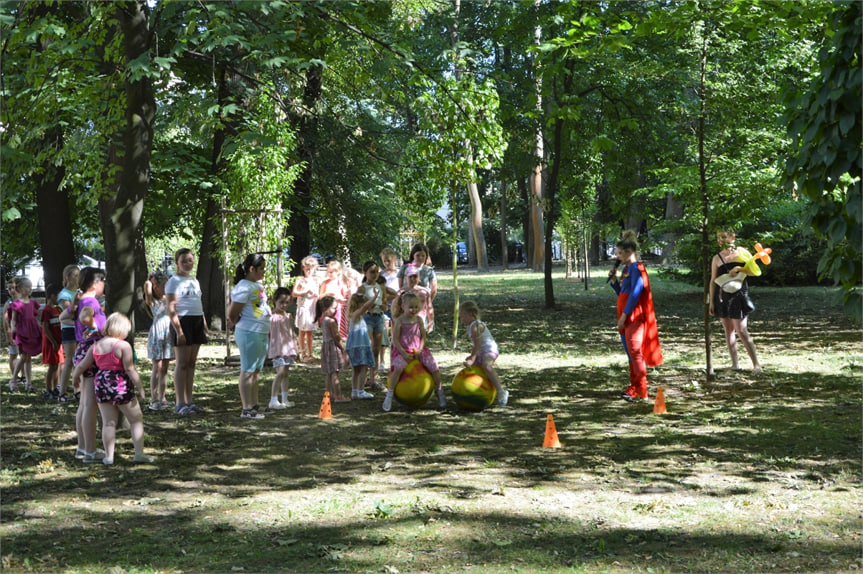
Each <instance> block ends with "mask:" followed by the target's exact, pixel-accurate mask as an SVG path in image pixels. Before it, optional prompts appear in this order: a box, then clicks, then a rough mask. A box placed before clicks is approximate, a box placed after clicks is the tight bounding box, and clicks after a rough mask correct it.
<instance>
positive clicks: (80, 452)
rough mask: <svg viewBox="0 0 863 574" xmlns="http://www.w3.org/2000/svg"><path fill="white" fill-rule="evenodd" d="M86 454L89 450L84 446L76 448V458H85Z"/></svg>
mask: <svg viewBox="0 0 863 574" xmlns="http://www.w3.org/2000/svg"><path fill="white" fill-rule="evenodd" d="M86 454H87V451H85V450H84V449H83V448H81V447H76V448H75V459H76V460H81V459H82V458H84V455H86Z"/></svg>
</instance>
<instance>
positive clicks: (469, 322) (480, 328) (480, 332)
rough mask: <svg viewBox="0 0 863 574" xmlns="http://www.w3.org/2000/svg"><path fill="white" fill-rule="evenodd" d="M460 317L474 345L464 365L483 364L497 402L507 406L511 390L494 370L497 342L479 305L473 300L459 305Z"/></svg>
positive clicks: (497, 354)
mask: <svg viewBox="0 0 863 574" xmlns="http://www.w3.org/2000/svg"><path fill="white" fill-rule="evenodd" d="M458 318H459V320H460V321H461V322H462V324H463V325H465V326H466V327H467V336H468V338H470V342H471V345H473V347H472V348H471V352H470V356H469V357H468V358H467V359H465V361H464V366H465V367H470V366H472V365H481V366H482V368H483V370H485V373H486V375H488V380H489V381H491V383H492V384H493V385H494V388H495V389H496V390H497V404H499V405H500V406H505V405H506V402H507V401H508V400H509V391H507V390H506V389H504V388H503V386H501V384H500V379H499V378H498V377H497V373H496V372H495V371H494V362H495V361H496V360H497V358H498V356H499V353H498V350H497V343H495V341H494V338H493V337H492V336H491V331H489V330H488V327H487V326H486V324H485V323H483V322H482V321H480V320H479V307H478V306H477V304H476V303H474V302H473V301H465V302H464V303H462V304H461V305H459V308H458Z"/></svg>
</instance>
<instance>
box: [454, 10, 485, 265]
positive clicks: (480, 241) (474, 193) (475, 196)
mask: <svg viewBox="0 0 863 574" xmlns="http://www.w3.org/2000/svg"><path fill="white" fill-rule="evenodd" d="M460 13H461V0H455V13H454V15H453V23H452V26H451V27H450V42H451V45H452V46H453V47H455V46H456V45H457V44H458V41H459V32H458V19H459V14H460ZM461 74H462V71H461V70H460V69H459V66H458V63H456V65H455V78H456V80H458V79H460V78H461ZM463 152H464V154H465V155H466V156H467V157H468V165H473V146H472V142H471V141H470V140H469V139H466V140H465V141H464V150H463ZM471 171H473V170H471ZM467 195H468V197H469V198H470V219H469V220H468V222H469V224H468V227H469V228H470V233H471V235H472V236H473V243H474V248H475V250H476V269H477V271H479V272H483V271H488V252H487V250H486V246H485V233H483V230H482V200H481V199H480V197H479V187H478V186H477V184H476V181H474V180H473V179H471V180H470V181H468V182H467Z"/></svg>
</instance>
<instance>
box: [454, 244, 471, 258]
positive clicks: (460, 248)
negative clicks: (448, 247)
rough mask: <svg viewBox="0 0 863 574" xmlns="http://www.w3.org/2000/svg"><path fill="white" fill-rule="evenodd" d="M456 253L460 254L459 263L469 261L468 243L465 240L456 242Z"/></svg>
mask: <svg viewBox="0 0 863 574" xmlns="http://www.w3.org/2000/svg"><path fill="white" fill-rule="evenodd" d="M455 248H456V253H457V254H458V262H459V263H467V262H468V259H469V258H468V253H467V243H465V242H464V241H459V242H458V243H456V244H455Z"/></svg>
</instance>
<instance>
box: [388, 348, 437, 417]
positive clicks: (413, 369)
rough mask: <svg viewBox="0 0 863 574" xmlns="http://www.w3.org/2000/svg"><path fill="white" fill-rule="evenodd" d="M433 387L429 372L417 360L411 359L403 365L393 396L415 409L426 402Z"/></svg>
mask: <svg viewBox="0 0 863 574" xmlns="http://www.w3.org/2000/svg"><path fill="white" fill-rule="evenodd" d="M434 388H435V383H434V379H433V378H432V376H431V373H429V372H428V370H426V368H425V367H424V366H423V364H422V363H421V362H420V361H419V360H417V359H413V360H412V361H410V362H409V363H408V365H407V367H405V370H404V371H403V372H402V376H401V377H399V381H398V382H397V383H396V388H395V397H396V400H397V401H398V402H400V403H401V404H403V405H405V406H407V407H410V408H412V409H416V408H419V407H421V406H423V405H424V404H426V403H427V402H428V400H429V399H430V398H431V396H432V393H433V392H434Z"/></svg>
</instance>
